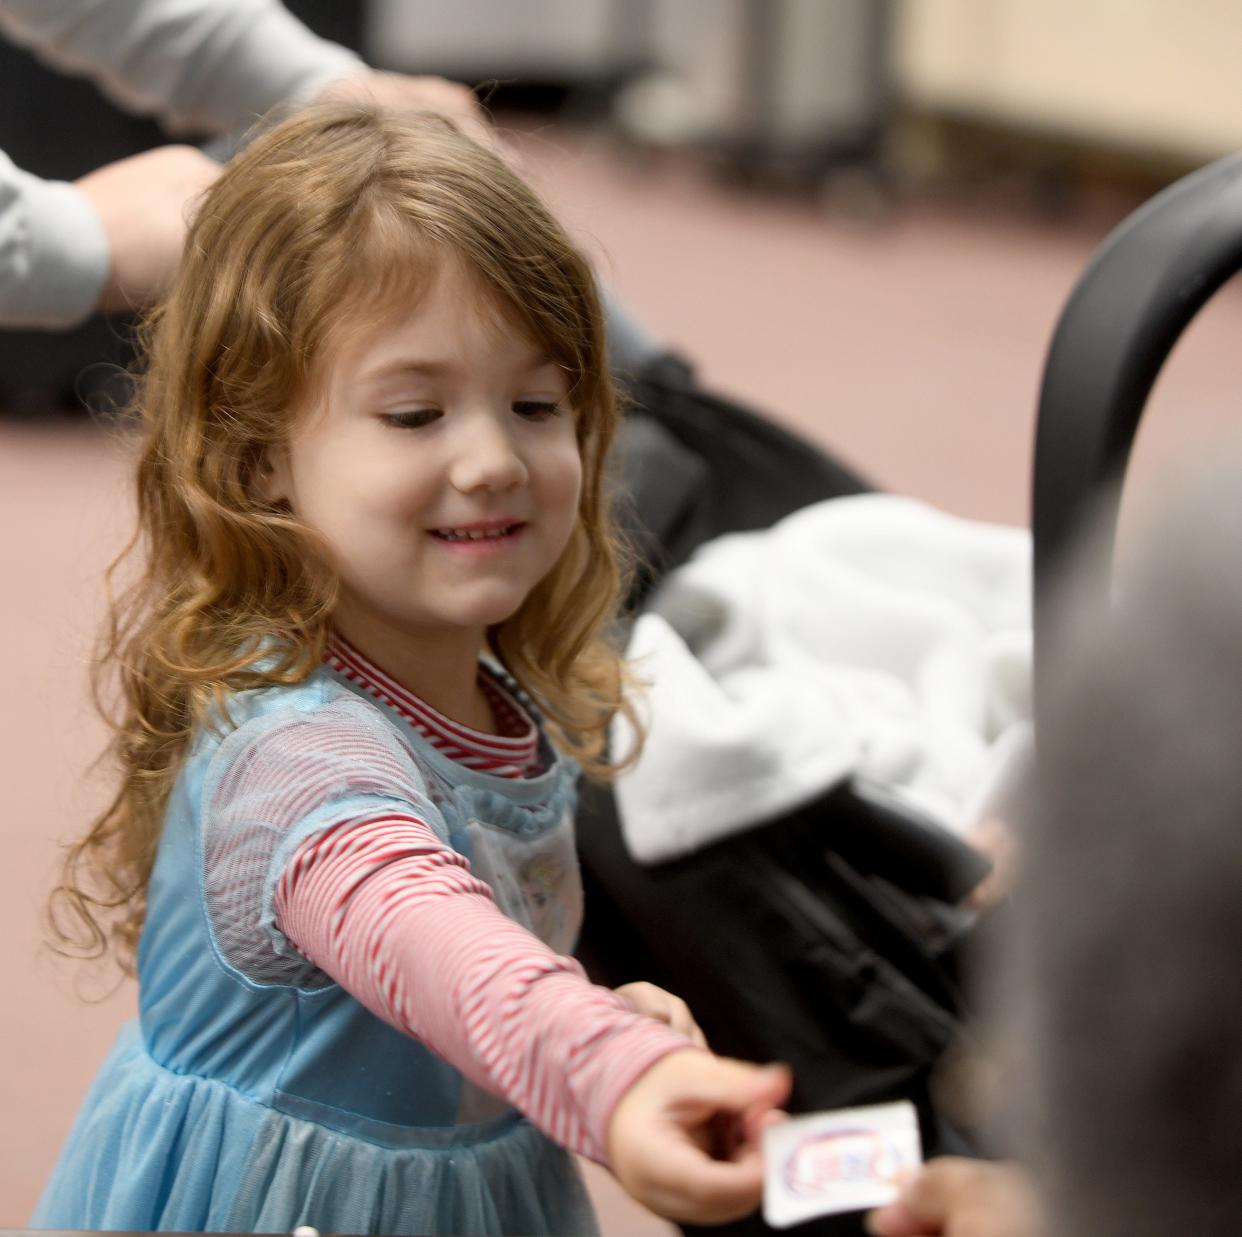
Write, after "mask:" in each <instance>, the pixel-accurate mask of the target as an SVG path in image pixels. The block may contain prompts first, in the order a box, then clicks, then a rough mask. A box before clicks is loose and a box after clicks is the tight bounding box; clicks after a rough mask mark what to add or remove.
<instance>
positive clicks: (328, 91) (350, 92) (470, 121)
mask: <svg viewBox="0 0 1242 1237" xmlns="http://www.w3.org/2000/svg"><path fill="white" fill-rule="evenodd" d="M319 98H320V99H323V100H325V101H331V100H338V101H340V102H344V103H369V104H374V105H375V106H376V107H381V108H384V109H386V110H388V111H394V112H436V113H438V114H439V115H441V116H444V117H446V118H447V119H449V120H451V121H453V123H454V124H456V125H457V127H458V128H459V129H461V130H462V131H463V132H464V133H465V134H467V136H469V137H472V138H473V139H474V140H475V141H476V142H480V143H482V144H483V145H485V146H491V147H495V146H496V144H497V143H496V135H495V132H494V131H493V129H492V127H491V125H490V124H489V123H488V119H487V115H486V113H485V112H484V111H483V108H482V105H481V104H480V103H479V100H478V99H477V98H476V96H475V93H474V91H473V90H471V89H470V88H469V86H463V85H462V84H461V83H460V82H451V81H449V80H448V79H447V78H444V77H416V76H410V75H407V74H404V73H385V72H384V71H383V70H381V69H368V70H367V71H366V72H364V73H354V74H351V75H350V76H349V77H342V78H338V79H337V80H336V81H334V82H332V83H330V84H329V85H328V86H327V87H325V88H324V90H323V91H322V92H321V93H320V95H319Z"/></svg>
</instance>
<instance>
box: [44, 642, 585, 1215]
mask: <svg viewBox="0 0 1242 1237" xmlns="http://www.w3.org/2000/svg"><path fill="white" fill-rule="evenodd" d="M230 713H231V716H232V720H233V721H234V722H235V723H236V728H235V729H232V730H231V731H229V732H228V733H226V734H224V735H220V734H204V735H202V736H200V738H199V740H198V741H197V742H196V743H195V744H194V746H193V748H192V750H191V754H190V756H189V758H188V759H187V763H186V765H185V768H184V769H183V771H182V773H181V775H180V777H179V778H178V780H177V783H176V785H175V788H174V790H173V793H172V796H171V799H170V803H169V808H168V813H167V818H166V823H165V828H164V833H163V837H162V840H161V843H160V850H159V855H158V859H157V862H156V865H155V870H154V873H153V877H152V881H151V886H150V893H149V903H148V914H147V921H146V927H145V929H144V932H143V936H142V940H141V943H140V947H139V952H138V975H139V984H140V1000H139V1008H140V1012H139V1017H138V1019H137V1020H136V1021H135V1022H134V1023H132V1024H130V1025H129V1026H127V1027H126V1028H125V1029H124V1030H123V1031H122V1032H121V1035H120V1037H119V1039H118V1041H117V1043H116V1046H115V1047H114V1048H113V1050H112V1053H111V1055H110V1056H109V1057H108V1059H107V1061H106V1062H105V1063H104V1065H103V1067H102V1068H101V1070H100V1073H99V1075H98V1077H97V1078H96V1080H95V1082H94V1084H93V1085H92V1087H91V1090H90V1092H89V1094H88V1095H87V1098H86V1101H85V1103H84V1106H83V1108H82V1111H81V1113H80V1114H79V1117H78V1120H77V1122H76V1124H75V1126H74V1128H73V1131H72V1133H71V1134H70V1137H69V1140H68V1142H67V1144H66V1146H65V1148H64V1150H63V1152H62V1154H61V1158H60V1161H59V1163H58V1165H57V1167H56V1170H55V1172H54V1174H53V1176H52V1179H51V1181H50V1182H49V1184H48V1186H47V1188H46V1189H45V1191H44V1194H43V1197H42V1199H41V1200H40V1203H39V1205H38V1209H37V1211H36V1213H35V1216H34V1218H33V1220H32V1224H33V1225H34V1226H35V1227H40V1228H57V1229H125V1230H131V1231H132V1230H177V1231H181V1232H195V1231H209V1232H210V1231H230V1232H267V1233H280V1232H289V1231H290V1230H291V1229H293V1228H294V1227H296V1226H297V1225H299V1224H311V1225H314V1226H315V1227H316V1228H318V1229H319V1230H320V1231H321V1232H324V1233H386V1234H402V1233H411V1234H413V1233H428V1234H437V1233H439V1234H449V1233H452V1234H473V1233H523V1234H589V1233H593V1232H594V1231H595V1222H594V1217H593V1215H592V1212H591V1207H590V1203H589V1200H588V1198H587V1195H586V1192H585V1189H584V1187H583V1185H582V1182H581V1179H580V1177H579V1175H578V1173H577V1168H576V1166H575V1164H574V1162H573V1158H572V1156H570V1155H569V1154H568V1153H567V1152H566V1151H564V1150H562V1149H561V1148H559V1147H557V1146H555V1145H554V1144H553V1143H552V1142H550V1141H549V1140H548V1139H547V1138H546V1137H545V1136H544V1135H543V1134H541V1133H540V1132H539V1131H538V1130H536V1129H535V1128H534V1127H533V1126H532V1125H530V1124H529V1122H527V1121H526V1120H525V1119H524V1118H522V1117H521V1116H520V1115H519V1114H518V1113H517V1112H515V1111H514V1110H513V1109H511V1108H508V1107H507V1106H505V1105H504V1104H503V1103H502V1102H500V1101H497V1100H495V1099H494V1098H493V1097H491V1096H487V1095H485V1094H484V1093H483V1092H481V1091H478V1090H477V1089H476V1088H474V1087H473V1086H472V1085H471V1084H470V1083H469V1082H467V1081H466V1080H464V1079H463V1078H462V1075H461V1074H460V1073H459V1072H458V1071H457V1070H455V1069H453V1068H452V1067H451V1066H449V1065H447V1064H446V1063H445V1062H443V1061H441V1060H440V1059H438V1058H437V1057H435V1056H434V1055H433V1054H432V1053H431V1052H429V1051H428V1050H427V1049H426V1048H425V1047H423V1045H421V1044H420V1043H419V1042H417V1041H416V1040H414V1039H411V1038H409V1037H408V1036H405V1035H402V1034H401V1033H399V1032H398V1031H396V1030H394V1029H393V1028H391V1027H389V1026H388V1025H387V1024H385V1023H384V1022H382V1021H381V1020H379V1019H378V1018H376V1017H375V1016H374V1015H373V1014H371V1013H370V1012H368V1011H367V1010H366V1009H365V1008H364V1007H363V1006H362V1005H361V1004H360V1003H359V1002H358V1001H356V1000H354V999H353V997H351V996H350V995H349V994H348V993H347V992H345V991H344V990H343V989H342V988H340V987H339V986H338V985H336V984H334V983H333V982H331V980H329V978H328V977H327V976H326V975H325V974H324V973H323V972H322V971H319V970H317V969H316V968H315V967H314V966H313V965H311V964H310V963H309V962H307V961H306V960H305V959H304V958H302V957H301V956H300V955H299V954H297V953H296V951H294V950H293V949H292V947H291V946H290V945H289V943H288V942H287V941H286V940H285V939H284V938H283V936H282V935H281V934H280V931H279V929H278V928H277V927H276V925H275V921H274V916H273V914H272V898H273V894H274V889H275V883H276V881H277V880H278V878H279V875H280V872H281V871H282V870H283V867H284V865H285V862H286V860H287V858H288V857H289V855H291V854H292V852H293V851H294V850H295V849H296V847H297V846H298V845H299V844H300V843H301V842H302V841H303V840H304V839H305V838H306V837H308V836H310V835H311V834H313V833H315V832H316V831H318V830H320V829H323V828H325V827H327V826H328V825H330V824H332V823H334V822H335V821H339V820H341V819H348V818H350V817H352V816H356V815H358V814H374V813H375V812H376V811H377V810H378V811H381V812H382V811H387V810H394V811H404V812H412V813H414V814H416V815H418V816H419V817H420V818H421V819H423V820H425V821H426V822H427V823H428V824H430V825H431V826H432V827H433V828H435V830H436V831H437V833H438V834H439V835H440V837H441V838H442V840H444V841H445V842H447V843H449V844H450V845H451V846H453V847H454V849H456V850H458V851H460V852H461V853H463V854H464V855H466V856H467V858H469V859H470V862H471V866H472V869H473V870H474V871H475V873H476V875H479V876H481V877H482V878H483V879H485V880H487V881H488V882H489V884H491V885H492V887H493V890H494V891H495V893H496V895H497V901H498V902H499V903H500V905H501V908H502V909H503V910H504V911H505V912H506V913H507V914H509V915H510V916H511V917H513V918H515V919H517V920H518V921H519V922H522V923H523V924H524V925H525V926H527V927H529V928H530V929H531V930H532V931H535V932H536V933H537V934H539V935H540V936H541V937H542V938H543V939H544V940H545V941H546V942H547V943H548V944H549V945H550V946H551V947H552V948H554V949H556V950H557V951H558V952H566V951H567V950H568V949H569V948H570V947H571V945H572V939H573V936H574V934H575V933H576V931H577V926H578V920H579V918H580V912H581V883H580V880H579V876H578V869H577V863H576V859H575V857H574V854H573V836H572V825H571V822H570V815H571V810H572V800H573V794H574V781H575V775H576V769H575V768H574V766H573V765H572V763H571V762H568V761H566V760H564V759H558V758H557V757H556V756H555V754H554V753H553V752H552V751H551V749H550V748H549V747H548V746H547V743H546V740H544V741H543V742H544V749H545V755H546V757H547V764H546V772H544V773H542V774H540V775H539V776H536V777H533V778H527V779H521V780H513V779H505V778H501V777H497V776H493V775H489V774H485V773H479V772H475V771H471V770H468V769H466V768H464V767H463V766H461V765H458V764H456V763H454V762H452V761H451V760H449V759H448V758H446V757H445V756H443V755H442V754H441V753H440V752H438V751H437V750H436V749H435V748H433V747H432V746H431V745H430V744H428V743H427V742H425V740H423V739H422V738H421V737H420V736H419V735H418V734H417V732H416V731H415V730H414V729H413V728H412V727H410V726H408V725H407V724H406V723H405V721H404V720H403V719H402V718H401V717H400V715H399V714H397V713H396V712H395V711H390V710H388V709H387V708H386V707H384V706H382V705H380V704H378V703H376V702H375V701H374V700H372V699H371V698H370V697H369V696H366V695H365V694H364V693H363V690H362V689H361V688H357V687H355V686H354V685H353V684H352V683H350V682H349V681H348V680H347V679H346V678H344V677H343V676H338V675H337V674H336V673H335V672H334V671H332V670H331V669H330V668H328V667H326V666H325V667H323V668H321V669H319V670H317V671H316V672H315V674H314V675H312V676H311V678H310V679H308V680H307V681H306V682H304V683H302V684H300V685H298V686H296V687H292V688H273V689H265V690H263V691H257V692H249V693H243V694H241V695H239V696H237V697H235V698H234V699H233V701H232V702H231V704H230ZM342 728H344V731H345V732H348V734H349V735H350V736H351V742H350V743H349V744H347V745H345V746H347V747H348V748H349V749H350V751H356V750H357V745H358V744H361V745H362V746H363V747H364V748H365V747H366V746H367V745H371V747H372V748H373V749H374V747H375V745H381V746H383V747H384V750H385V751H387V752H388V753H390V754H391V756H392V762H390V763H391V765H392V767H397V765H398V764H399V766H400V770H401V773H400V776H399V777H396V776H394V775H391V774H385V775H384V776H371V775H369V774H368V773H367V772H366V770H360V769H359V767H358V761H357V760H356V759H355V758H354V757H353V756H352V755H351V754H350V752H347V751H345V750H344V749H342V754H341V756H340V758H339V764H338V766H337V767H336V768H335V769H333V768H332V767H331V766H332V761H333V759H334V757H333V756H331V755H327V756H325V755H323V754H322V752H321V753H320V754H319V755H315V756H313V757H308V759H309V760H311V761H312V762H313V763H315V778H316V780H317V781H318V782H322V781H323V779H324V774H325V770H327V771H328V772H329V773H330V774H331V780H332V783H333V790H332V793H331V794H329V795H328V796H326V797H323V796H320V797H319V798H318V799H317V801H316V802H315V804H314V806H313V808H312V809H311V810H310V811H309V812H308V813H306V814H305V815H304V816H303V817H300V818H299V819H298V821H297V823H296V825H295V826H294V827H292V828H290V827H288V825H287V822H286V821H284V820H282V819H281V814H280V811H278V810H277V809H276V807H275V806H274V804H273V803H266V802H265V801H264V799H263V796H262V795H261V794H260V795H254V794H250V795H243V794H241V793H240V792H238V791H237V787H238V786H243V785H244V786H250V787H253V786H254V785H256V784H262V783H263V782H264V781H265V780H268V781H270V780H272V779H271V778H267V779H265V778H264V777H258V778H256V777H254V776H250V774H253V773H254V764H255V762H256V761H262V760H263V759H264V753H265V752H272V751H286V752H287V751H289V750H301V749H300V748H298V747H297V744H298V743H300V742H301V740H302V739H303V738H305V740H306V742H305V743H304V744H303V745H302V746H303V747H304V748H305V750H307V751H312V750H315V748H316V742H315V739H316V736H318V737H319V738H322V737H323V736H324V735H329V736H332V735H340V734H341V733H342V732H343V731H342ZM352 739H356V740H357V744H355V743H354V742H352ZM291 740H293V741H294V746H293V747H292V748H291V746H290V741H291ZM319 746H320V747H323V746H325V745H324V744H322V743H321V744H320V745H319ZM331 746H333V747H334V749H335V746H336V745H335V744H332V745H331ZM325 761H326V762H327V763H326V764H325V763H324V762H325ZM295 772H296V770H295ZM286 799H287V796H286Z"/></svg>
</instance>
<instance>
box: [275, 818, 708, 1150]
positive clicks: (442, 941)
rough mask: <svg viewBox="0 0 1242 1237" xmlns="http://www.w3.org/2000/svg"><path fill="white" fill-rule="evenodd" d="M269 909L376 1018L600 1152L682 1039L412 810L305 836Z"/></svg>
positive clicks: (557, 1132)
mask: <svg viewBox="0 0 1242 1237" xmlns="http://www.w3.org/2000/svg"><path fill="white" fill-rule="evenodd" d="M276 913H277V919H278V923H279V925H280V928H281V930H282V931H283V932H284V934H285V935H286V937H287V938H288V939H289V940H290V941H291V942H292V943H293V944H294V945H295V946H296V947H297V948H298V950H299V951H300V952H302V953H303V954H304V955H305V956H306V957H308V958H309V959H310V960H311V961H312V962H314V963H315V965H316V966H318V967H320V968H321V969H322V970H323V971H325V972H326V973H327V974H328V975H330V976H331V977H332V978H333V979H335V980H336V981H337V982H339V983H340V984H341V985H342V986H343V987H344V988H346V989H347V990H348V991H349V992H350V993H351V994H353V995H354V996H355V997H356V998H357V999H358V1000H359V1001H361V1002H362V1003H363V1004H364V1005H365V1006H366V1007H367V1008H368V1009H370V1010H371V1011H372V1012H373V1013H374V1014H376V1015H377V1016H378V1017H380V1018H383V1019H384V1020H385V1021H386V1022H389V1023H390V1024H391V1025H393V1026H395V1027H397V1028H398V1029H399V1030H401V1031H404V1032H405V1033H407V1034H409V1035H413V1036H416V1037H417V1038H418V1039H420V1040H422V1041H423V1042H424V1043H426V1044H427V1046H428V1047H429V1048H431V1049H432V1051H434V1052H435V1053H437V1054H438V1055H440V1056H442V1057H443V1058H444V1059H446V1060H447V1061H449V1062H450V1063H451V1064H452V1065H454V1066H455V1067H456V1068H458V1069H460V1070H461V1071H462V1073H463V1074H465V1075H466V1076H467V1077H468V1078H470V1079H471V1080H472V1081H473V1082H476V1083H477V1084H479V1085H480V1086H482V1087H484V1088H485V1089H487V1090H489V1091H492V1092H495V1093H497V1094H500V1095H502V1096H503V1097H504V1098H505V1099H507V1100H508V1101H509V1102H510V1103H512V1104H513V1105H514V1106H515V1107H517V1108H518V1109H520V1110H521V1111H522V1112H524V1113H525V1114H526V1115H527V1116H528V1117H529V1118H530V1119H531V1120H532V1121H533V1122H534V1123H535V1124H536V1125H537V1126H538V1127H539V1128H540V1129H542V1130H543V1131H544V1132H545V1133H546V1134H548V1135H549V1136H550V1137H551V1138H553V1139H554V1140H555V1141H556V1142H558V1143H560V1144H562V1145H563V1146H566V1147H569V1148H570V1149H571V1150H574V1151H578V1152H581V1153H582V1154H584V1155H587V1156H589V1157H590V1158H592V1159H595V1160H598V1161H600V1162H606V1161H607V1131H608V1123H609V1120H610V1118H611V1116H612V1112H613V1109H614V1108H615V1106H616V1104H617V1101H618V1100H619V1099H620V1098H621V1096H622V1095H623V1094H624V1093H625V1092H626V1090H628V1088H629V1087H630V1086H631V1085H632V1083H633V1082H634V1081H635V1080H636V1079H637V1078H638V1076H639V1075H640V1074H641V1073H643V1071H645V1070H646V1069H647V1068H649V1067H650V1066H651V1065H652V1064H654V1063H655V1062H656V1061H657V1060H659V1059H660V1058H661V1057H663V1056H665V1055H666V1054H667V1053H669V1052H672V1051H675V1050H677V1049H679V1048H685V1047H688V1046H689V1041H687V1040H686V1039H685V1038H683V1037H682V1036H681V1035H679V1034H677V1033H675V1032H673V1031H671V1030H670V1029H669V1028H667V1027H665V1026H663V1025H662V1024H660V1023H658V1022H655V1021H653V1020H651V1019H649V1018H646V1017H644V1016H642V1015H639V1014H637V1013H635V1012H634V1011H633V1009H632V1008H631V1007H630V1006H629V1005H628V1004H627V1003H626V1002H625V1001H624V1000H623V999H622V998H620V997H618V996H616V995H615V994H614V993H612V992H610V991H609V990H608V989H606V988H600V987H597V986H596V985H593V984H591V983H590V982H589V981H588V980H587V978H586V976H585V974H584V973H583V971H582V969H581V967H580V966H579V965H578V963H577V962H576V961H574V960H573V959H572V958H567V957H561V956H559V955H557V954H555V953H553V952H552V951H551V950H549V949H547V948H546V947H545V946H544V945H543V944H542V943H541V942H540V941H539V940H538V939H537V938H536V937H534V936H532V935H531V934H530V933H528V932H526V931H525V930H524V929H523V928H521V927H519V926H518V925H517V924H516V923H514V922H513V921H512V920H510V919H508V918H507V917H506V916H505V915H504V914H503V913H502V912H501V911H500V910H499V908H498V907H497V906H496V904H495V902H494V901H493V899H492V896H491V891H490V890H489V888H488V887H487V885H485V884H484V883H483V882H482V881H480V880H478V879H476V878H475V877H474V876H473V875H472V874H471V872H470V869H469V866H468V864H467V863H466V861H465V859H463V858H462V856H460V855H459V854H457V853H456V852H455V851H453V850H451V849H450V848H449V847H447V846H445V845H444V844H443V843H442V842H441V841H440V840H439V839H438V838H437V837H436V835H435V833H434V832H433V831H432V830H431V829H430V828H429V827H428V826H427V825H426V824H424V823H423V822H421V821H420V820H418V819H416V818H414V817H412V816H404V817H403V816H395V815H390V814H384V815H382V816H379V817H376V818H374V819H366V820H352V821H342V822H341V823H340V824H338V825H336V826H335V827H333V828H330V829H328V830H325V831H323V832H321V833H319V834H316V835H315V836H313V837H312V838H310V839H308V840H307V841H306V842H305V843H303V844H302V846H300V847H299V848H298V850H297V851H296V852H295V853H294V855H293V857H292V858H291V860H290V861H289V863H288V864H287V866H286V867H285V869H284V873H283V875H282V877H281V880H280V882H279V885H278V887H277V892H276Z"/></svg>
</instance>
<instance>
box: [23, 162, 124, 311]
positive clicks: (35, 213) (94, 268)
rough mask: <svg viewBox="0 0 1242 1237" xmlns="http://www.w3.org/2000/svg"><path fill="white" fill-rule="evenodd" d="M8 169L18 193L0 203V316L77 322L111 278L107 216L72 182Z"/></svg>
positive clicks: (94, 303) (88, 309)
mask: <svg viewBox="0 0 1242 1237" xmlns="http://www.w3.org/2000/svg"><path fill="white" fill-rule="evenodd" d="M10 175H11V176H12V177H13V184H14V186H15V188H16V189H17V196H16V199H15V200H13V201H11V203H10V204H9V206H8V208H7V209H5V208H4V206H3V205H0V322H2V323H4V324H5V325H6V326H15V327H42V328H45V329H46V328H53V329H55V328H61V329H67V328H69V327H73V326H77V325H78V323H80V322H81V321H82V320H83V319H85V318H86V317H87V316H88V315H89V314H90V313H91V311H92V310H93V309H94V308H95V306H96V305H97V304H98V303H99V297H100V294H101V293H102V291H103V286H104V282H105V280H106V279H107V278H108V268H109V263H110V260H111V255H110V253H109V248H108V238H107V235H106V234H105V232H104V228H103V223H102V222H101V220H100V218H99V215H98V214H97V213H96V211H95V208H94V207H93V206H92V205H91V204H90V202H89V201H87V199H86V198H85V197H84V196H83V195H82V194H81V193H80V192H79V191H78V190H77V189H76V188H75V187H74V186H73V185H71V184H68V183H67V182H65V181H55V180H40V179H39V178H38V177H37V176H32V175H30V174H29V173H28V172H23V171H21V170H20V169H17V168H12V169H11V172H10ZM4 225H9V226H4Z"/></svg>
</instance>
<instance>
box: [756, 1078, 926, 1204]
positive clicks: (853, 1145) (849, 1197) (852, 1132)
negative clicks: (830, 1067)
mask: <svg viewBox="0 0 1242 1237" xmlns="http://www.w3.org/2000/svg"><path fill="white" fill-rule="evenodd" d="M922 1160H923V1155H922V1148H921V1144H920V1142H919V1123H918V1117H917V1116H916V1114H915V1111H914V1105H913V1104H911V1103H909V1102H908V1101H906V1100H902V1101H900V1102H898V1103H895V1104H874V1105H871V1106H869V1107H867V1108H841V1109H838V1110H837V1111H835V1112H817V1113H812V1114H810V1115H809V1116H805V1117H790V1118H789V1120H788V1121H782V1122H781V1123H780V1124H779V1125H774V1126H772V1127H771V1128H770V1129H768V1130H766V1131H765V1132H764V1135H763V1166H764V1169H763V1171H764V1183H763V1218H764V1219H765V1220H766V1221H767V1222H768V1223H769V1224H770V1225H771V1226H772V1227H773V1228H788V1227H789V1225H791V1224H800V1223H801V1222H802V1221H803V1220H810V1219H812V1218H814V1217H815V1216H823V1215H833V1214H835V1213H836V1212H840V1211H861V1210H864V1209H865V1208H869V1207H882V1206H884V1204H886V1203H891V1202H893V1201H894V1200H895V1199H896V1198H897V1193H898V1190H899V1188H900V1186H901V1183H902V1182H903V1181H904V1180H905V1179H906V1178H907V1177H908V1176H910V1175H912V1174H913V1173H914V1172H915V1170H916V1169H917V1168H918V1166H919V1165H920V1164H921V1163H922Z"/></svg>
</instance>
